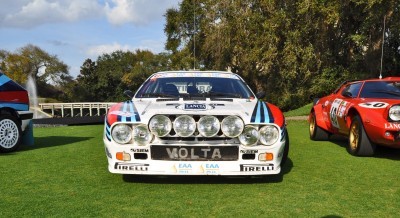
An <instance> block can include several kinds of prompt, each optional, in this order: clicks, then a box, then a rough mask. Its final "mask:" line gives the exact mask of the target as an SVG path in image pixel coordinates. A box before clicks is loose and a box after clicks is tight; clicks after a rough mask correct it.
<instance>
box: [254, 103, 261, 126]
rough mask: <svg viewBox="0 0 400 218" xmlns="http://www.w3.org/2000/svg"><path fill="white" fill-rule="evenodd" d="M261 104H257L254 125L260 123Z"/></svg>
mask: <svg viewBox="0 0 400 218" xmlns="http://www.w3.org/2000/svg"><path fill="white" fill-rule="evenodd" d="M260 113H261V104H260V102H258V103H257V115H256V120H255V121H254V122H255V123H260V122H261V114H260Z"/></svg>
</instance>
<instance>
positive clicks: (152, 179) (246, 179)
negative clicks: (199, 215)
mask: <svg viewBox="0 0 400 218" xmlns="http://www.w3.org/2000/svg"><path fill="white" fill-rule="evenodd" d="M292 168H293V162H292V160H291V159H290V158H288V159H287V161H286V164H285V165H284V166H283V168H282V170H281V173H280V174H278V175H267V176H154V175H130V174H126V175H122V179H123V180H124V181H125V182H132V183H155V184H253V183H279V182H282V181H283V177H284V175H286V174H287V173H289V172H290V171H291V170H292Z"/></svg>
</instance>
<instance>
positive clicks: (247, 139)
mask: <svg viewBox="0 0 400 218" xmlns="http://www.w3.org/2000/svg"><path fill="white" fill-rule="evenodd" d="M258 138H259V134H258V131H257V128H256V127H254V126H246V127H245V128H244V130H243V132H242V134H240V136H239V141H240V143H242V145H245V146H252V145H255V144H256V143H257V141H258Z"/></svg>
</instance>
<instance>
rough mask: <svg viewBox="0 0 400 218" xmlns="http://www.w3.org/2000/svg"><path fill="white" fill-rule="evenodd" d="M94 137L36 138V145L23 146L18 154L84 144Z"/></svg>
mask: <svg viewBox="0 0 400 218" xmlns="http://www.w3.org/2000/svg"><path fill="white" fill-rule="evenodd" d="M92 138H93V137H73V136H47V137H35V144H34V145H21V147H20V148H19V149H18V151H17V152H22V151H29V150H34V149H40V148H48V147H55V146H63V145H68V144H72V143H77V142H82V141H86V140H89V139H92Z"/></svg>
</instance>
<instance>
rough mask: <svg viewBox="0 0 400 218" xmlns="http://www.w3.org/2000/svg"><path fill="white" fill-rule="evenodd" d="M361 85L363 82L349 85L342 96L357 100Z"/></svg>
mask: <svg viewBox="0 0 400 218" xmlns="http://www.w3.org/2000/svg"><path fill="white" fill-rule="evenodd" d="M361 85H362V82H359V83H352V84H349V85H348V86H347V87H346V88H344V89H343V91H342V93H341V95H342V96H347V97H352V98H355V97H357V96H358V93H359V92H360V88H361Z"/></svg>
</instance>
